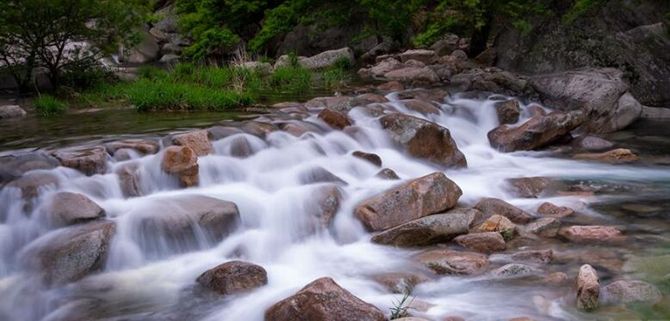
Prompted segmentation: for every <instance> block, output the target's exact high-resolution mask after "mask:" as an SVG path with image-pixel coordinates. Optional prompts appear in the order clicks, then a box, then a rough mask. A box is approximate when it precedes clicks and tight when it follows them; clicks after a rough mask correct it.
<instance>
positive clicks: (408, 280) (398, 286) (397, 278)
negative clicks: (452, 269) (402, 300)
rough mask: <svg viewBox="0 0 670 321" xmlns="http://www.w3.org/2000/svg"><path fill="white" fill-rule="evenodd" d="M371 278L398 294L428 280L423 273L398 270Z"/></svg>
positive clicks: (406, 291) (409, 290)
mask: <svg viewBox="0 0 670 321" xmlns="http://www.w3.org/2000/svg"><path fill="white" fill-rule="evenodd" d="M373 279H374V280H375V281H377V282H378V283H380V284H381V285H383V286H384V287H386V289H388V290H389V291H391V292H393V293H399V294H405V293H411V292H412V290H413V289H414V287H415V286H416V285H417V284H420V283H423V282H426V281H427V280H428V278H427V277H426V276H424V275H420V274H414V273H400V272H398V273H384V274H379V275H375V276H374V277H373Z"/></svg>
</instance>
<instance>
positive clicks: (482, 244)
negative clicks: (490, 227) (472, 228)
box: [454, 232, 506, 254]
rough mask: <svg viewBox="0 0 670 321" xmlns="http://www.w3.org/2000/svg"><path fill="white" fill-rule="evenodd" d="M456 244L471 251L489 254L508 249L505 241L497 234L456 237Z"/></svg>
mask: <svg viewBox="0 0 670 321" xmlns="http://www.w3.org/2000/svg"><path fill="white" fill-rule="evenodd" d="M454 242H456V243H457V244H458V245H460V246H462V247H465V248H467V249H469V250H473V251H476V252H481V253H487V254H489V253H493V252H500V251H504V250H505V249H506V246H505V239H503V237H502V236H501V235H500V233H497V232H483V233H470V234H465V235H461V236H458V237H456V238H455V239H454Z"/></svg>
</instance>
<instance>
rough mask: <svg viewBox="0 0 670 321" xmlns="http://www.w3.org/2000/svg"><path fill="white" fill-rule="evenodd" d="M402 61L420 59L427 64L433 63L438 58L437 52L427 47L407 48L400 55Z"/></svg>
mask: <svg viewBox="0 0 670 321" xmlns="http://www.w3.org/2000/svg"><path fill="white" fill-rule="evenodd" d="M399 57H400V61H401V62H403V63H406V62H408V61H410V60H416V61H420V62H422V63H424V64H426V65H432V64H433V62H435V59H437V56H436V55H435V52H434V51H432V50H426V49H414V50H407V51H405V52H403V53H401V54H400V55H399Z"/></svg>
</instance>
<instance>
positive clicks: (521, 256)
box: [511, 249, 554, 264]
mask: <svg viewBox="0 0 670 321" xmlns="http://www.w3.org/2000/svg"><path fill="white" fill-rule="evenodd" d="M511 258H512V260H514V261H523V262H533V263H544V264H546V263H549V262H551V260H552V259H553V258H554V251H552V250H550V249H549V250H539V251H523V252H517V253H514V254H512V256H511Z"/></svg>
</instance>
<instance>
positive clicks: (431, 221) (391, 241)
mask: <svg viewBox="0 0 670 321" xmlns="http://www.w3.org/2000/svg"><path fill="white" fill-rule="evenodd" d="M473 219H474V217H472V216H471V215H467V214H436V215H429V216H426V217H422V218H419V219H416V220H413V221H410V222H407V223H405V224H402V225H400V226H396V227H394V228H391V229H388V230H386V231H384V232H381V233H379V234H377V235H375V236H374V237H372V242H374V243H378V244H386V245H394V246H421V245H429V244H434V243H439V242H447V241H449V240H451V239H453V238H454V237H456V236H458V235H462V234H467V233H468V228H469V226H470V223H471V222H472V220H473ZM503 243H504V241H503Z"/></svg>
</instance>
